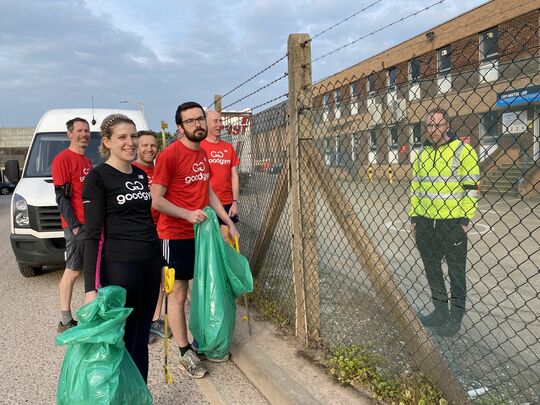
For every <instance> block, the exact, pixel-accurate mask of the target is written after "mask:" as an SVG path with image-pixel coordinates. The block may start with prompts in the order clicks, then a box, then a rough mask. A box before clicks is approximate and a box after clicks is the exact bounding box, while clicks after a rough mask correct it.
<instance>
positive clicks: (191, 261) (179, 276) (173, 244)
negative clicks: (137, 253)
mask: <svg viewBox="0 0 540 405" xmlns="http://www.w3.org/2000/svg"><path fill="white" fill-rule="evenodd" d="M161 247H162V250H163V257H164V258H165V260H167V262H168V263H169V267H172V268H174V279H175V280H192V279H193V271H194V267H195V239H163V241H162V246H161Z"/></svg>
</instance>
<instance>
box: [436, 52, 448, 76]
mask: <svg viewBox="0 0 540 405" xmlns="http://www.w3.org/2000/svg"><path fill="white" fill-rule="evenodd" d="M450 54H451V47H450V45H447V46H445V47H444V48H441V49H439V50H438V51H437V66H438V71H439V74H446V73H450V69H452V59H451V58H450Z"/></svg>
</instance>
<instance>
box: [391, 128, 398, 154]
mask: <svg viewBox="0 0 540 405" xmlns="http://www.w3.org/2000/svg"><path fill="white" fill-rule="evenodd" d="M390 148H391V149H392V150H397V148H398V127H397V126H394V127H392V128H390Z"/></svg>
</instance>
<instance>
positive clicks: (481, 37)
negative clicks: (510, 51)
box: [478, 27, 499, 62]
mask: <svg viewBox="0 0 540 405" xmlns="http://www.w3.org/2000/svg"><path fill="white" fill-rule="evenodd" d="M490 33H492V34H493V37H494V38H493V39H491V40H492V41H493V46H492V48H494V49H495V51H494V52H491V53H487V54H486V52H485V51H486V41H487V39H488V38H489V34H490ZM478 41H479V44H478V52H479V57H480V62H484V61H491V60H493V59H497V58H498V56H499V29H498V27H493V28H490V29H488V30H485V31H482V32H481V33H479V34H478Z"/></svg>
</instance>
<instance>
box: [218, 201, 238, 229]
mask: <svg viewBox="0 0 540 405" xmlns="http://www.w3.org/2000/svg"><path fill="white" fill-rule="evenodd" d="M231 206H232V204H226V205H224V206H223V209H224V210H225V212H226V213H227V215H229V210H230V209H231ZM217 220H218V222H219V224H220V225H225V222H223V221H222V220H221V218H220V217H217ZM231 220H232V221H233V224H236V223H238V215H236V216H234V217H231Z"/></svg>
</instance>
